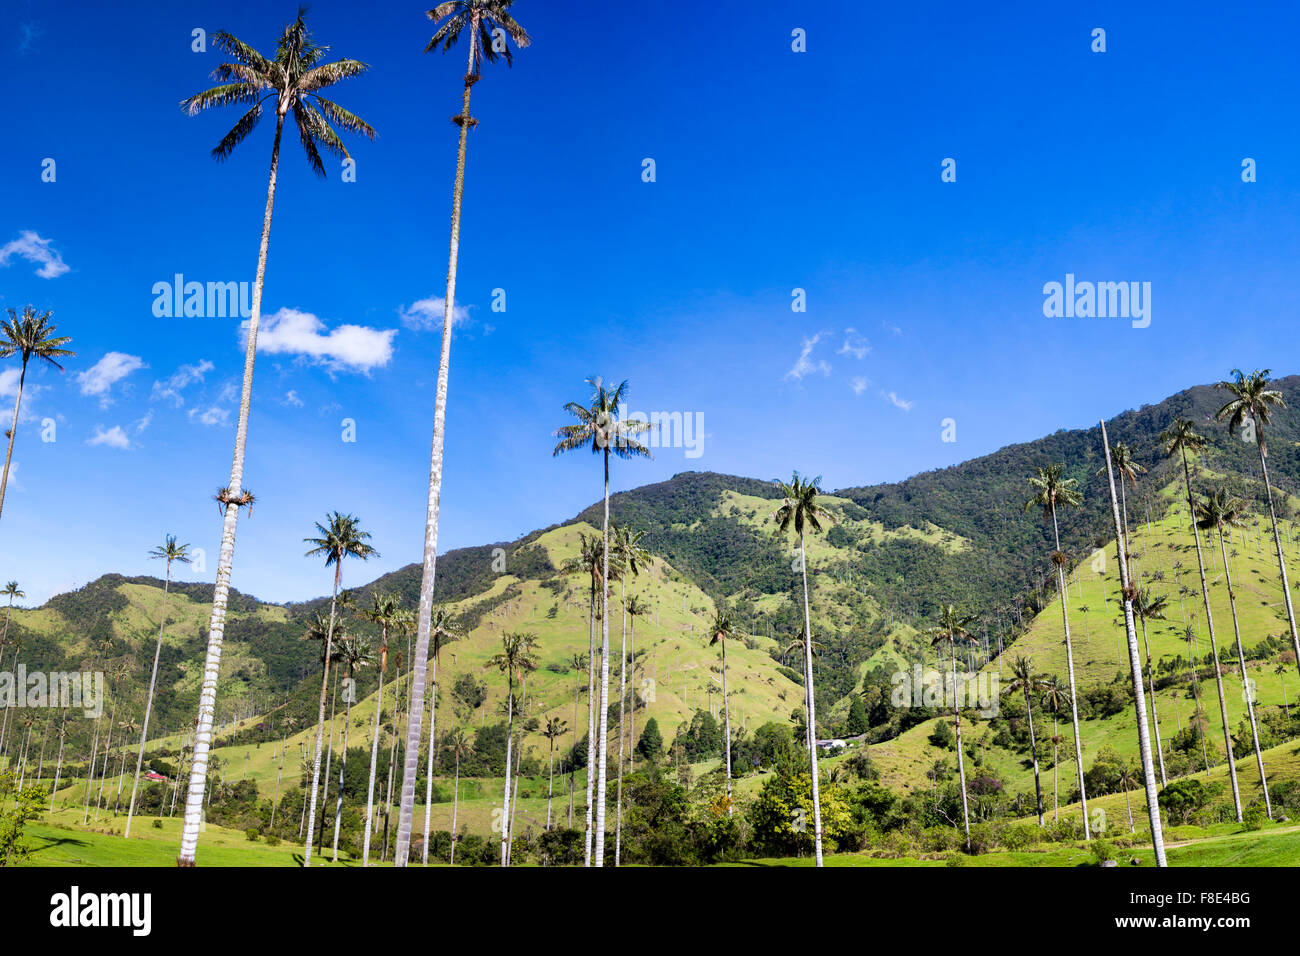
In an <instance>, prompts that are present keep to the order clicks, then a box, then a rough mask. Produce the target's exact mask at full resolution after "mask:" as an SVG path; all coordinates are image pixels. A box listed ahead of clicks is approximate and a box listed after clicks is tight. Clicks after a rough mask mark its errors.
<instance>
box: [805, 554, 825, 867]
mask: <svg viewBox="0 0 1300 956" xmlns="http://www.w3.org/2000/svg"><path fill="white" fill-rule="evenodd" d="M799 572H800V574H801V576H802V577H803V666H804V673H805V674H806V675H807V676H806V677H805V679H804V684H805V689H806V692H807V695H808V762H809V767H810V770H811V771H812V803H813V846H814V847H815V849H816V854H817V865H818V866H822V865H824V864H823V861H822V800H821V783H820V781H819V780H818V774H817V701H816V698H815V697H814V696H813V662H812V642H813V636H812V611H811V609H810V608H809V604H808V556H807V553H806V552H805V550H804V535H803V531H802V530H800V532H799Z"/></svg>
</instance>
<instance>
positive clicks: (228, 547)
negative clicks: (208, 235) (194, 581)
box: [176, 109, 285, 866]
mask: <svg viewBox="0 0 1300 956" xmlns="http://www.w3.org/2000/svg"><path fill="white" fill-rule="evenodd" d="M284 115H285V114H284V110H283V109H278V110H277V111H276V117H275V143H274V145H273V146H272V147H271V175H270V179H269V181H268V183H267V187H266V212H265V213H264V214H263V217H262V244H261V247H260V248H259V249H258V253H257V275H256V278H255V280H254V282H253V302H252V309H251V313H250V317H249V320H248V344H247V347H246V348H245V351H244V384H243V390H242V391H241V393H240V398H239V424H238V426H237V427H236V430H235V453H234V459H233V461H232V462H231V466H230V484H229V485H228V486H227V487H228V488H229V494H230V495H232V496H237V495H239V494H241V490H242V487H243V481H244V449H245V447H246V445H247V442H248V412H249V408H250V407H251V404H252V398H253V360H254V358H255V357H256V355H257V326H258V322H259V320H260V318H261V315H262V283H263V280H264V279H265V278H266V252H267V247H268V245H269V244H270V241H271V211H272V209H273V208H274V206H275V179H276V172H277V170H278V168H279V164H280V136H281V134H282V133H283V132H284ZM238 518H239V505H238V504H237V503H236V502H234V501H227V502H226V514H225V518H224V519H223V521H222V528H221V552H220V556H219V558H218V560H217V582H216V586H215V587H214V588H213V589H212V617H211V619H210V620H209V622H208V650H207V655H206V657H205V659H204V661H203V684H202V688H201V690H200V691H199V720H198V725H197V727H196V729H195V732H194V756H193V760H192V762H191V764H190V783H189V791H188V793H187V794H186V796H185V822H184V824H183V826H182V828H181V850H180V855H179V856H178V857H177V860H176V864H177V866H193V865H194V854H195V852H196V850H197V849H198V845H199V828H200V827H201V825H202V823H203V795H204V788H205V787H206V786H207V782H208V759H209V757H208V753H209V751H210V750H211V748H212V720H213V714H214V713H215V711H216V703H217V679H218V677H219V676H220V674H221V647H222V642H223V641H224V640H225V632H226V602H227V600H228V599H229V596H230V574H231V570H232V568H233V567H234V562H235V524H236V522H237V520H238Z"/></svg>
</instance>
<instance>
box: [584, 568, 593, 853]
mask: <svg viewBox="0 0 1300 956" xmlns="http://www.w3.org/2000/svg"><path fill="white" fill-rule="evenodd" d="M590 609H591V610H590V613H589V615H588V618H589V626H588V634H587V638H588V640H587V643H588V653H587V780H586V783H587V804H586V809H587V820H586V823H585V824H584V830H585V833H584V845H585V850H584V851H583V856H584V860H583V865H584V866H591V846H592V838H593V836H594V834H593V833H592V826H591V825H592V819H591V814H592V811H593V810H595V795H596V794H595V788H596V777H595V774H594V771H595V769H596V582H595V579H594V578H593V580H592V582H591V601H590Z"/></svg>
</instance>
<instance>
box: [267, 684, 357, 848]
mask: <svg viewBox="0 0 1300 956" xmlns="http://www.w3.org/2000/svg"><path fill="white" fill-rule="evenodd" d="M350 723H352V694H351V693H349V694H347V695H346V696H345V698H344V701H343V750H342V756H341V757H340V758H339V793H338V798H337V799H336V801H335V803H334V846H333V848H332V853H331V855H330V862H332V863H337V862H338V859H339V828H340V827H341V826H342V825H343V783H344V781H345V779H346V776H347V769H348V725H349V724H350ZM279 786H280V785H279V782H278V781H277V782H276V788H277V789H278V788H279Z"/></svg>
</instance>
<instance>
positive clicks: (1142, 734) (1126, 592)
mask: <svg viewBox="0 0 1300 956" xmlns="http://www.w3.org/2000/svg"><path fill="white" fill-rule="evenodd" d="M1101 444H1102V448H1103V449H1104V450H1105V453H1106V480H1107V484H1109V486H1110V509H1111V517H1112V519H1113V520H1114V522H1115V539H1116V549H1115V550H1116V552H1117V553H1118V555H1119V579H1120V594H1121V596H1122V598H1123V603H1124V633H1125V635H1126V636H1127V637H1128V660H1129V668H1130V669H1131V671H1132V678H1133V701H1134V708H1135V709H1136V711H1137V724H1138V751H1139V753H1140V754H1141V756H1142V780H1143V783H1144V784H1145V786H1146V792H1147V793H1146V796H1147V816H1148V818H1149V819H1150V821H1151V847H1152V850H1153V851H1154V852H1155V857H1156V866H1168V865H1169V864H1168V862H1167V861H1166V859H1165V837H1164V830H1163V828H1162V827H1161V824H1160V803H1159V800H1158V799H1157V797H1156V773H1155V767H1154V766H1152V762H1151V736H1150V733H1149V731H1148V729H1147V708H1146V701H1145V700H1143V699H1142V698H1143V697H1144V696H1145V690H1144V689H1143V687H1142V660H1141V658H1140V657H1139V656H1138V642H1137V627H1136V626H1135V624H1134V621H1133V597H1134V589H1133V588H1132V586H1131V585H1130V584H1129V577H1128V557H1127V556H1126V554H1125V552H1126V551H1127V549H1128V542H1127V541H1126V540H1124V531H1123V528H1122V527H1121V526H1120V517H1119V500H1118V498H1117V496H1116V495H1115V476H1114V474H1113V473H1112V472H1111V464H1110V442H1109V440H1108V439H1107V438H1106V423H1105V422H1104V421H1103V422H1102V423H1101ZM1183 462H1184V465H1186V457H1184V459H1183ZM1190 504H1191V483H1190V482H1189V483H1188V505H1190ZM1198 540H1199V539H1198ZM1198 553H1199V550H1198ZM1207 607H1208V600H1207ZM1085 819H1086V818H1085Z"/></svg>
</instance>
